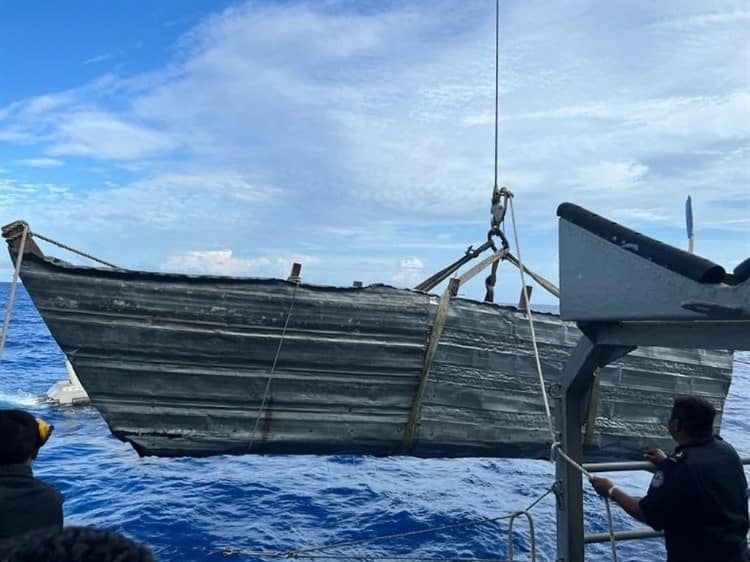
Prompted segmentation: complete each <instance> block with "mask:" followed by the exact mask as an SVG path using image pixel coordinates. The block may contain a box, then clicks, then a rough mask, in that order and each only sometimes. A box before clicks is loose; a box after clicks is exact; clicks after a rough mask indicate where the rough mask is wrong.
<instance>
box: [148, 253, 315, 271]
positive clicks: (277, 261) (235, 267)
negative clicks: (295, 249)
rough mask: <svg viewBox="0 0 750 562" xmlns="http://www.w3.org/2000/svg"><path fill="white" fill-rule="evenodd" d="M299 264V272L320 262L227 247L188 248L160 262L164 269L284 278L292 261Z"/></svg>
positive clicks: (295, 256)
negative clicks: (242, 253) (238, 252)
mask: <svg viewBox="0 0 750 562" xmlns="http://www.w3.org/2000/svg"><path fill="white" fill-rule="evenodd" d="M295 262H297V263H301V264H302V267H303V273H306V272H307V268H308V267H310V266H314V265H316V264H318V263H320V259H319V258H317V257H315V256H308V255H290V256H276V257H269V256H261V257H256V258H240V257H236V256H235V255H234V252H233V251H232V250H231V249H229V248H227V249H222V250H191V251H188V252H184V253H182V254H178V255H174V256H170V257H169V258H168V259H167V260H166V262H165V263H164V267H163V269H164V270H166V271H175V272H188V273H204V274H217V275H232V276H249V275H251V276H254V277H259V276H266V277H278V278H285V277H286V275H288V274H289V271H290V268H291V265H292V263H295Z"/></svg>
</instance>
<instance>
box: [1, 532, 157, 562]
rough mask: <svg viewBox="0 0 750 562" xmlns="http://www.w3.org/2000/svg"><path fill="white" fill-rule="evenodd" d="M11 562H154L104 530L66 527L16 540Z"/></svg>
mask: <svg viewBox="0 0 750 562" xmlns="http://www.w3.org/2000/svg"><path fill="white" fill-rule="evenodd" d="M5 560H7V561H8V562H39V561H40V560H44V561H45V562H154V557H153V555H152V554H151V551H150V550H149V549H148V548H147V547H145V546H143V545H141V544H138V543H137V542H135V541H133V540H131V539H129V538H127V537H126V536H124V535H121V534H119V533H115V532H112V531H105V530H103V529H93V528H87V527H65V528H64V529H63V530H62V531H40V532H36V533H29V534H27V535H24V536H23V537H20V538H19V539H17V540H16V544H15V545H14V546H13V547H12V548H11V549H10V551H9V553H8V555H7V558H5Z"/></svg>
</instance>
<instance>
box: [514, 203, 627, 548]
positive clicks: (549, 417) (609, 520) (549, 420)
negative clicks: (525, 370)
mask: <svg viewBox="0 0 750 562" xmlns="http://www.w3.org/2000/svg"><path fill="white" fill-rule="evenodd" d="M508 203H509V205H510V217H511V220H512V221H513V238H514V241H515V244H516V252H518V266H519V267H518V271H520V272H521V290H522V291H523V297H524V301H525V304H526V314H527V316H528V319H529V329H530V330H531V344H532V346H533V347H534V358H535V359H536V369H537V374H538V376H539V386H540V389H541V392H542V399H543V401H544V412H545V414H546V415H547V425H548V426H549V432H550V435H551V436H552V448H551V451H552V456H553V457H554V455H555V454H556V453H557V454H559V455H560V456H562V458H563V459H565V460H566V461H567V462H568V463H569V464H570V465H571V466H573V467H574V468H576V469H577V470H578V471H579V472H580V473H581V474H583V475H585V476H586V477H587V478H588V479H589V481H590V480H592V479H593V478H594V477H593V476H592V474H591V473H590V472H588V471H587V470H586V469H585V468H583V467H582V466H581V465H580V464H579V463H577V462H576V461H574V460H573V459H572V458H571V457H570V456H569V455H568V454H567V453H566V452H565V451H563V450H562V447H561V446H560V443H559V442H557V441H556V439H555V438H556V434H555V428H554V424H553V421H552V413H551V412H550V407H549V398H548V397H547V386H546V385H545V383H544V373H543V372H542V363H541V361H540V359H539V348H538V346H537V343H536V333H535V331H534V320H533V314H532V312H531V307H530V306H529V295H528V292H527V291H526V277H525V275H524V271H525V270H526V268H525V267H524V265H523V260H522V259H521V246H520V244H519V242H518V227H517V226H516V213H515V211H514V209H513V197H510V198H509V199H508ZM604 503H605V505H606V507H607V524H608V526H609V540H610V543H611V545H612V560H613V562H617V546H616V544H617V542H616V539H615V531H614V526H613V523H612V508H611V506H610V503H609V498H604Z"/></svg>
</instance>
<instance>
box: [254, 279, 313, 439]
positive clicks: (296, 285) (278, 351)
mask: <svg viewBox="0 0 750 562" xmlns="http://www.w3.org/2000/svg"><path fill="white" fill-rule="evenodd" d="M299 284H300V279H299V278H297V280H296V282H295V283H294V291H292V302H291V303H289V310H288V311H287V313H286V320H285V321H284V329H283V330H281V338H280V339H279V345H278V346H277V347H276V355H275V356H274V358H273V364H272V365H271V372H270V373H269V374H268V380H267V381H266V389H265V391H264V392H263V400H261V402H260V408H258V415H257V416H256V418H255V426H254V427H253V432H252V434H251V435H250V443H248V445H247V450H248V451H249V450H250V449H252V448H253V445H254V444H255V436H256V434H257V432H258V425H260V419H261V417H262V416H263V410H264V409H265V407H266V401H267V400H268V395H269V393H270V391H271V381H272V380H273V375H274V373H275V372H276V364H277V363H278V361H279V354H281V346H282V345H283V343H284V337H285V336H286V330H287V328H288V327H289V319H290V318H291V317H292V310H293V309H294V303H295V301H296V300H297V289H299Z"/></svg>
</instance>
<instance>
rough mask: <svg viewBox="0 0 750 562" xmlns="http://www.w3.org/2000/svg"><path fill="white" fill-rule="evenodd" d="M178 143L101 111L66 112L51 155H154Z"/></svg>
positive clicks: (128, 157)
mask: <svg viewBox="0 0 750 562" xmlns="http://www.w3.org/2000/svg"><path fill="white" fill-rule="evenodd" d="M178 146H179V142H178V141H177V139H176V137H175V136H174V135H171V134H169V133H165V132H162V131H159V130H156V129H153V128H150V127H147V126H144V125H142V124H140V123H134V122H126V121H123V120H122V119H120V118H117V117H115V116H113V115H109V114H106V113H102V112H78V113H73V114H70V115H66V116H65V117H64V118H63V119H62V120H61V121H60V123H59V124H58V125H57V128H56V131H55V134H54V141H53V144H52V146H51V147H50V148H49V153H50V154H52V155H72V156H91V157H94V158H100V159H112V160H132V159H139V158H144V157H147V156H155V155H158V154H161V153H164V152H168V151H170V150H174V149H176V148H177V147H178Z"/></svg>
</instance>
